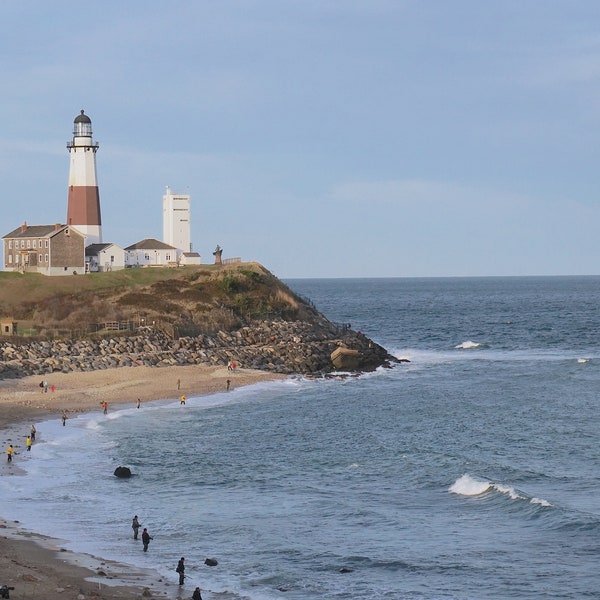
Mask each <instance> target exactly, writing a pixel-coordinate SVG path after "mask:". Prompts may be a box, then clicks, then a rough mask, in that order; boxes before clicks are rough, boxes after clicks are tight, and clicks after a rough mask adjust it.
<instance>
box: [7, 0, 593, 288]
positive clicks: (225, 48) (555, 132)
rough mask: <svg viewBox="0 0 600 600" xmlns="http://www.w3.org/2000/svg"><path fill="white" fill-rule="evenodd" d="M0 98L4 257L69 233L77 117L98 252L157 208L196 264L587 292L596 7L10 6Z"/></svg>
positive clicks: (151, 232)
mask: <svg viewBox="0 0 600 600" xmlns="http://www.w3.org/2000/svg"><path fill="white" fill-rule="evenodd" d="M0 77H1V79H2V86H1V88H0V89H1V90H2V93H1V94H0V119H1V127H0V184H1V188H2V190H3V194H2V196H3V197H2V200H1V201H0V222H1V223H2V224H3V231H2V232H1V235H6V234H8V233H9V232H10V231H12V230H13V229H15V228H17V227H18V226H19V225H21V223H23V221H27V222H28V223H29V224H31V225H45V224H54V223H57V222H61V223H64V222H65V221H66V211H67V183H68V175H69V173H68V171H69V154H68V151H67V149H66V143H67V141H69V140H71V139H72V131H73V119H74V118H75V117H76V116H77V115H78V114H79V112H80V110H81V109H84V110H85V112H86V114H87V115H89V116H90V118H91V119H92V127H93V133H94V140H96V141H98V142H99V144H100V148H99V150H98V152H97V155H96V165H97V175H98V184H99V190H100V202H101V210H102V230H103V240H104V241H105V242H114V243H116V244H118V245H120V246H122V247H126V246H129V245H131V244H134V243H136V242H138V241H140V240H142V239H144V238H150V237H151V238H157V239H159V240H160V239H162V196H163V194H164V192H165V188H166V186H169V187H170V188H171V189H172V190H173V191H174V192H175V193H187V194H190V196H191V238H192V244H193V249H194V250H196V251H198V252H199V253H200V254H201V256H202V262H204V263H212V262H213V260H214V258H213V255H212V252H213V251H214V249H215V247H216V245H217V244H219V245H220V246H221V247H222V248H223V258H234V257H239V258H241V259H242V260H244V261H258V262H260V263H261V264H263V265H264V266H265V267H266V268H267V269H269V270H270V271H271V272H272V273H273V274H274V275H276V276H278V277H280V278H287V279H292V278H312V277H441V276H449V277H462V276H511V275H517V276H518V275H598V274H600V236H599V235H598V230H599V225H600V194H599V193H598V190H599V183H600V169H598V162H599V160H600V152H599V143H600V2H597V0H578V1H576V2H573V1H572V0H564V1H562V0H488V1H485V2H482V1H481V0H452V1H448V0H365V1H361V2H359V1H355V0H337V1H330V0H237V1H233V0H210V1H208V0H189V1H183V0H171V1H169V0H163V1H158V0H127V1H123V0H118V1H116V0H103V1H102V2H80V1H77V2H75V1H70V0H68V1H67V0H53V1H52V2H48V1H47V0H19V2H3V3H2V5H1V6H0Z"/></svg>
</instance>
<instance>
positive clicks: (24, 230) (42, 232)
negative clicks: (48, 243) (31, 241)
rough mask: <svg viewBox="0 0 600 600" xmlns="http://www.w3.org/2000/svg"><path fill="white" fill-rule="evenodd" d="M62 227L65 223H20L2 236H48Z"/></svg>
mask: <svg viewBox="0 0 600 600" xmlns="http://www.w3.org/2000/svg"><path fill="white" fill-rule="evenodd" d="M63 227H66V225H61V224H60V223H58V224H56V225H26V226H23V225H21V226H19V227H17V228H16V229H15V230H13V231H11V232H10V233H7V234H6V235H5V236H3V239H4V238H34V237H35V238H40V237H50V236H51V235H52V234H53V233H56V232H57V231H60V230H61V229H62V228H63Z"/></svg>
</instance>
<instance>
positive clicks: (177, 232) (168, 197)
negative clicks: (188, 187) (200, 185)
mask: <svg viewBox="0 0 600 600" xmlns="http://www.w3.org/2000/svg"><path fill="white" fill-rule="evenodd" d="M163 242H164V243H165V244H169V245H170V246H174V247H175V248H179V249H180V250H183V252H191V250H192V245H191V243H190V196H189V194H174V193H173V192H172V191H171V189H170V188H169V186H167V189H166V192H165V195H164V196H163Z"/></svg>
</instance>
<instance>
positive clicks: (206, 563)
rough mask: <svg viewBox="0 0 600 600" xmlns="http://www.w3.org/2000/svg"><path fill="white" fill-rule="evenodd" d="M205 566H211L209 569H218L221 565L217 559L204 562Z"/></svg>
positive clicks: (208, 559)
mask: <svg viewBox="0 0 600 600" xmlns="http://www.w3.org/2000/svg"><path fill="white" fill-rule="evenodd" d="M204 564H205V565H207V566H209V567H216V566H217V565H218V564H219V563H218V562H217V559H216V558H207V559H206V560H205V561H204Z"/></svg>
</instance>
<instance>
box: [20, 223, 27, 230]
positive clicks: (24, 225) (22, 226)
mask: <svg viewBox="0 0 600 600" xmlns="http://www.w3.org/2000/svg"><path fill="white" fill-rule="evenodd" d="M25 231H27V221H23V225H21V233H25Z"/></svg>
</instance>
